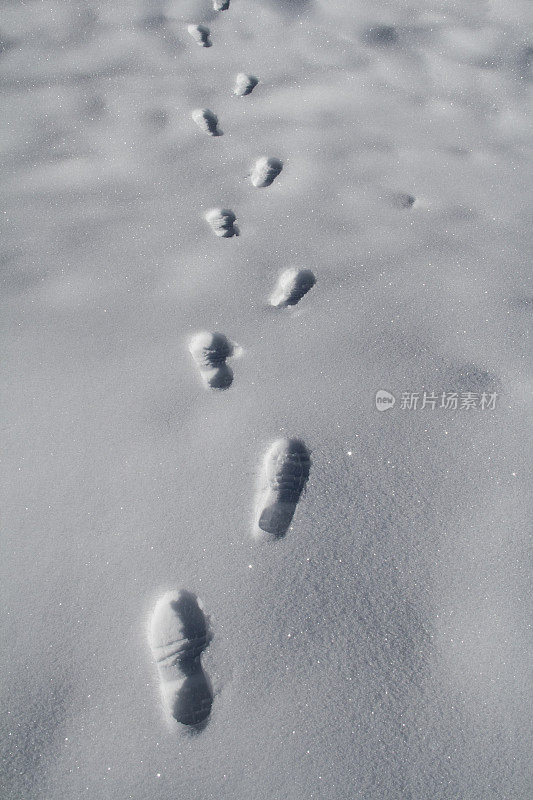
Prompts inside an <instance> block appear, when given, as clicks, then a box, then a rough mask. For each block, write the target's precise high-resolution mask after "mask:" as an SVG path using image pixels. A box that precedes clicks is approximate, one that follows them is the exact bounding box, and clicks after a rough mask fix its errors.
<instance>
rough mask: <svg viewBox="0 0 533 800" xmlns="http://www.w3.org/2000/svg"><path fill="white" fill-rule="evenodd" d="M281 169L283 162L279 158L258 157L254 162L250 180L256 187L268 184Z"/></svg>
mask: <svg viewBox="0 0 533 800" xmlns="http://www.w3.org/2000/svg"><path fill="white" fill-rule="evenodd" d="M282 169H283V162H282V161H280V160H279V158H267V157H266V156H265V157H264V158H260V159H259V160H258V161H256V162H255V166H254V168H253V170H252V174H251V176H250V180H251V181H252V184H253V185H254V186H256V187H258V188H262V187H263V186H270V184H271V183H273V182H274V181H275V179H276V178H277V177H278V175H279V173H280V172H281V170H282Z"/></svg>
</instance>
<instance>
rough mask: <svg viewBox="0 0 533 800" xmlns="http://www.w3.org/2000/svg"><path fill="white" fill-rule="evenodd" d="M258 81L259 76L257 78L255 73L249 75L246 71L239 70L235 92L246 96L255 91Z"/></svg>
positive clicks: (238, 95) (239, 95) (240, 95)
mask: <svg viewBox="0 0 533 800" xmlns="http://www.w3.org/2000/svg"><path fill="white" fill-rule="evenodd" d="M258 83H259V78H256V77H255V75H247V74H246V73H245V72H239V74H238V75H237V77H236V78H235V86H234V88H233V94H235V95H237V97H245V96H246V95H247V94H251V93H252V92H253V90H254V89H255V87H256V86H257V84H258Z"/></svg>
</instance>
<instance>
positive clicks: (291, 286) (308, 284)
mask: <svg viewBox="0 0 533 800" xmlns="http://www.w3.org/2000/svg"><path fill="white" fill-rule="evenodd" d="M315 283H316V278H315V276H314V275H313V273H312V272H311V270H310V269H296V268H295V267H290V268H289V269H286V270H285V272H282V273H281V275H280V276H279V279H278V283H277V285H276V288H275V289H274V291H273V293H272V296H271V297H270V305H271V306H276V307H277V308H284V307H285V306H295V305H296V303H299V302H300V300H301V299H302V297H303V296H304V295H305V294H307V292H308V291H309V289H312V288H313V286H314V285H315Z"/></svg>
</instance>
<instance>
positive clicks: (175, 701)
mask: <svg viewBox="0 0 533 800" xmlns="http://www.w3.org/2000/svg"><path fill="white" fill-rule="evenodd" d="M229 6H230V0H213V9H214V10H215V11H217V12H222V11H227V10H228V9H229ZM187 30H188V32H189V34H190V36H191V37H192V38H193V39H194V41H195V42H196V43H197V44H198V45H199V46H200V47H211V46H212V42H211V31H210V29H209V28H208V27H207V26H205V25H189V26H188V27H187ZM382 38H383V37H382ZM258 83H259V80H258V78H257V77H255V76H254V75H249V74H246V73H244V72H240V73H238V75H237V76H236V78H235V84H234V87H233V94H234V95H235V96H237V97H245V96H247V95H249V94H250V93H251V92H252V91H253V90H254V89H255V87H256V86H257V85H258ZM191 117H192V119H193V121H194V122H195V123H196V125H197V126H198V128H199V129H200V130H201V131H202V132H203V133H204V134H206V135H208V136H211V137H218V136H222V135H223V132H222V131H221V129H220V127H219V121H218V117H217V115H216V114H215V113H214V112H213V111H211V110H210V109H207V108H200V109H195V110H194V111H193V112H192V113H191ZM282 170H283V163H282V161H281V160H280V159H279V158H275V157H269V156H263V157H261V158H259V159H258V160H257V161H256V162H255V164H254V165H253V167H252V169H251V172H250V175H249V178H250V183H251V185H252V186H253V187H255V188H266V187H268V186H271V185H272V183H273V182H274V181H275V180H276V178H278V176H279V175H280V173H281V171H282ZM413 203H414V198H411V196H410V195H405V196H404V195H402V196H401V200H398V204H399V205H401V206H404V207H407V206H410V205H412V204H413ZM205 220H206V222H207V223H208V224H209V226H210V227H211V230H212V231H213V233H214V234H215V236H217V237H219V238H222V239H231V238H232V237H234V236H239V229H238V227H237V225H236V222H237V217H236V215H235V213H234V212H233V211H232V210H230V209H226V208H213V209H210V210H209V211H207V212H206V213H205ZM315 283H316V277H315V275H314V274H313V273H312V272H311V270H309V269H297V268H294V267H291V268H289V269H286V270H285V271H284V272H282V273H281V275H280V276H279V277H278V280H277V283H276V285H275V287H274V289H273V292H272V294H271V296H270V298H269V303H270V305H271V306H273V307H275V308H287V307H290V306H294V305H296V304H297V303H299V302H300V300H301V299H302V298H303V297H304V296H305V295H306V294H307V292H309V290H310V289H311V288H312V287H313V286H314V285H315ZM189 351H190V354H191V356H192V359H193V360H194V362H195V364H196V367H197V369H198V373H199V375H200V378H201V380H202V382H203V383H204V385H205V386H206V388H208V389H210V390H211V389H212V390H223V389H228V388H229V387H230V386H231V384H232V383H233V371H232V369H231V367H230V366H229V365H228V364H227V363H226V362H227V359H229V358H231V356H232V355H234V345H233V343H232V342H230V340H229V339H228V338H227V337H226V336H225V335H224V334H222V333H218V332H207V331H201V332H199V333H197V334H195V335H194V336H193V337H192V338H191V339H190V341H189ZM310 469H311V457H310V453H309V450H308V448H307V447H306V445H305V443H304V442H303V441H301V440H300V439H297V438H282V439H279V440H277V441H275V442H273V443H272V444H271V446H270V447H269V448H268V449H267V451H266V453H265V454H264V457H263V462H262V465H261V469H260V471H259V476H258V484H257V490H256V495H255V511H254V529H253V535H254V537H255V538H257V539H263V540H269V541H276V540H279V539H281V538H282V537H283V536H285V534H286V533H287V531H288V529H289V527H290V525H291V522H292V519H293V517H294V514H295V511H296V507H297V504H298V501H299V499H300V497H301V495H302V492H303V491H304V489H305V486H306V483H307V480H308V478H309V472H310ZM211 639H212V633H211V628H210V625H209V621H208V618H207V616H206V614H205V612H204V609H203V606H202V603H201V601H200V600H199V599H198V598H197V597H196V596H195V595H194V594H192V593H191V592H189V591H185V590H179V591H171V592H167V593H166V594H165V595H163V597H161V598H160V599H159V600H158V601H157V603H156V605H155V608H154V611H153V614H152V617H151V622H150V630H149V642H150V648H151V652H152V656H153V659H154V661H155V663H156V664H157V670H158V674H159V683H160V690H161V697H162V702H163V707H164V710H165V714H166V716H167V717H168V719H169V720H171V721H172V720H174V721H175V722H178V723H180V724H181V725H184V726H187V727H188V728H189V729H193V730H197V731H198V730H202V729H203V727H205V725H206V724H207V721H208V718H209V715H210V713H211V708H212V704H213V689H212V686H211V683H210V681H209V678H208V676H207V675H206V674H205V672H204V670H203V667H202V663H201V656H202V653H203V651H204V650H205V649H206V648H207V647H208V646H209V643H210V641H211Z"/></svg>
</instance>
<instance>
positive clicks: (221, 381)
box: [189, 331, 233, 389]
mask: <svg viewBox="0 0 533 800" xmlns="http://www.w3.org/2000/svg"><path fill="white" fill-rule="evenodd" d="M189 352H190V353H191V355H192V357H193V358H194V360H195V362H196V364H197V366H198V369H199V370H200V375H201V376H202V380H203V381H204V383H205V384H206V386H209V387H210V388H211V389H227V388H228V387H229V386H231V384H232V382H233V370H232V369H231V368H230V367H228V365H227V364H226V359H227V358H229V357H230V356H232V355H233V345H232V343H231V342H230V341H229V339H228V338H227V337H226V336H224V334H223V333H208V332H207V331H202V332H201V333H197V334H196V335H195V336H193V338H192V339H191V341H190V343H189Z"/></svg>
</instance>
